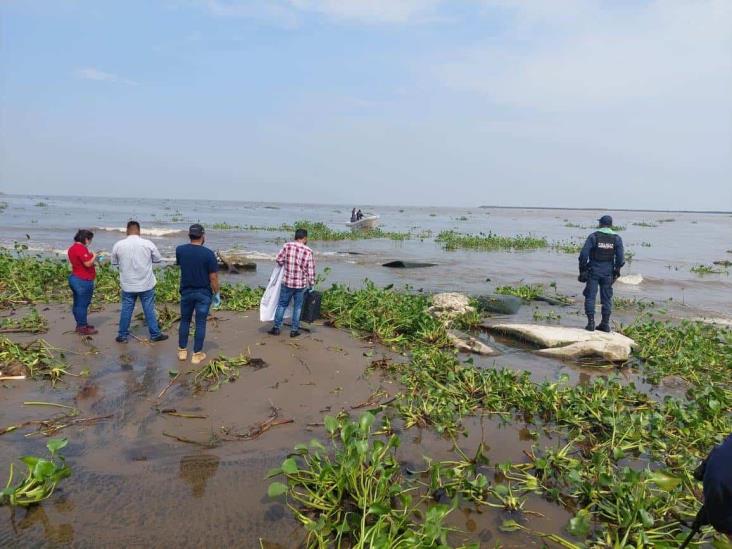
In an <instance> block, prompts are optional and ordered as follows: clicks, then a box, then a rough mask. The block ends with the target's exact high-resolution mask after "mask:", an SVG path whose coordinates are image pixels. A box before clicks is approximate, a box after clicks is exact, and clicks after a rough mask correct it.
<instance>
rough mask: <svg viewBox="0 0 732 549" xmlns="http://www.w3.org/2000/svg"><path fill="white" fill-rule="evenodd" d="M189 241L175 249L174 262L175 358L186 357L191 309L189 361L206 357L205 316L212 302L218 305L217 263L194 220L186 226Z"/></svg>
mask: <svg viewBox="0 0 732 549" xmlns="http://www.w3.org/2000/svg"><path fill="white" fill-rule="evenodd" d="M188 237H189V238H190V240H191V243H190V244H183V245H181V246H178V247H177V248H176V249H175V263H176V265H179V266H180V325H179V326H178V360H186V359H187V358H188V332H189V331H190V329H191V319H192V318H193V312H194V311H195V313H196V332H195V335H194V337H193V356H192V357H191V363H192V364H199V363H200V362H202V361H203V360H204V359H205V358H206V353H204V352H203V340H204V339H205V338H206V319H207V317H208V312H209V310H210V309H211V305H213V306H214V307H218V306H220V305H221V295H220V294H219V275H218V270H219V265H218V262H217V261H216V256H215V255H214V253H213V252H212V251H211V250H209V249H208V248H206V247H205V246H204V245H203V244H204V242H205V241H206V236H205V231H204V229H203V227H202V226H201V225H199V224H198V223H194V224H193V225H191V226H190V228H189V229H188Z"/></svg>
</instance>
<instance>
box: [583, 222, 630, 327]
mask: <svg viewBox="0 0 732 549" xmlns="http://www.w3.org/2000/svg"><path fill="white" fill-rule="evenodd" d="M612 226H613V218H612V217H610V216H609V215H603V216H602V217H601V218H600V227H599V228H598V229H597V231H595V232H594V233H592V234H591V235H590V236H588V237H587V240H586V241H585V245H584V246H583V247H582V251H581V252H580V255H579V273H580V274H579V278H578V280H579V281H580V282H585V283H586V285H585V290H584V292H583V295H584V296H585V314H586V315H587V326H585V329H586V330H589V331H590V332H592V331H594V330H595V299H596V298H597V290H598V288H599V289H600V301H601V302H602V322H600V324H599V325H598V326H597V329H598V330H601V331H603V332H609V331H610V314H611V313H612V310H613V283H614V282H615V280H616V279H617V278H618V277H619V276H620V268H621V267H622V266H623V265H624V264H625V254H624V251H623V239H622V238H620V235H618V234H616V233H615V231H613V229H612Z"/></svg>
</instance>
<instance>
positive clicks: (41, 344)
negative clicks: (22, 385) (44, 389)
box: [0, 336, 69, 385]
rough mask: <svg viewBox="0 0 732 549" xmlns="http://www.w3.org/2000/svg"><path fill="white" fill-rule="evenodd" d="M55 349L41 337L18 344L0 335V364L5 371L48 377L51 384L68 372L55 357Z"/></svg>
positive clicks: (64, 364)
mask: <svg viewBox="0 0 732 549" xmlns="http://www.w3.org/2000/svg"><path fill="white" fill-rule="evenodd" d="M55 350H56V349H54V348H53V347H51V345H49V344H48V343H47V342H46V341H44V340H43V339H36V340H35V341H31V342H30V343H26V344H20V343H14V342H13V341H10V340H9V339H8V338H7V337H5V336H0V364H2V367H3V371H4V372H5V373H10V374H11V375H20V374H21V373H25V374H26V375H27V376H28V377H32V378H35V379H49V380H50V381H51V384H52V385H56V383H57V382H58V381H60V380H61V377H62V376H64V375H66V374H69V371H68V369H67V368H68V366H67V364H66V363H65V362H63V361H62V360H60V359H58V358H56V356H55V354H54V351H55Z"/></svg>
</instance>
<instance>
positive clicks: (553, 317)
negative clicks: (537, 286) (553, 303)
mask: <svg viewBox="0 0 732 549" xmlns="http://www.w3.org/2000/svg"><path fill="white" fill-rule="evenodd" d="M532 318H533V319H534V320H536V321H537V322H541V321H544V322H559V321H560V320H561V319H562V315H560V314H559V313H557V312H555V311H541V310H539V309H534V313H533V315H532Z"/></svg>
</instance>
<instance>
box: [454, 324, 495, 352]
mask: <svg viewBox="0 0 732 549" xmlns="http://www.w3.org/2000/svg"><path fill="white" fill-rule="evenodd" d="M447 337H448V339H449V340H450V343H452V344H453V345H454V346H455V348H456V349H457V350H458V351H463V352H465V353H475V354H478V355H483V356H495V355H498V354H500V353H499V352H498V351H496V350H495V349H494V348H493V347H490V346H488V345H486V344H485V343H483V342H482V341H481V340H479V339H477V338H475V337H473V336H471V335H469V334H466V333H464V332H460V331H458V330H448V332H447Z"/></svg>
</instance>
